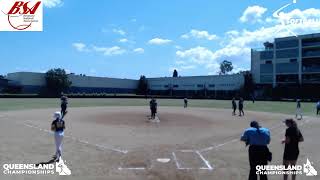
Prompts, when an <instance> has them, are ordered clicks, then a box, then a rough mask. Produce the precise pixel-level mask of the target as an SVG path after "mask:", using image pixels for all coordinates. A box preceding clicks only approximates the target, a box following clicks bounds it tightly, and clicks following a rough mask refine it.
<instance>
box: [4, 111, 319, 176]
mask: <svg viewBox="0 0 320 180" xmlns="http://www.w3.org/2000/svg"><path fill="white" fill-rule="evenodd" d="M54 111H55V109H41V110H27V111H12V112H2V113H0V119H1V121H0V123H1V126H0V142H1V146H0V154H1V156H0V162H1V165H2V164H4V163H39V162H42V161H47V160H49V159H50V157H51V155H53V154H54V141H53V137H52V134H50V131H49V127H50V122H51V120H52V114H53V112H54ZM149 115H150V112H149V109H148V107H91V108H70V109H69V114H68V115H67V117H66V119H65V120H66V126H67V129H66V133H65V139H64V146H63V157H64V160H66V164H67V165H68V167H69V168H70V169H71V170H72V175H71V176H70V177H65V178H66V179H108V180H109V179H110V180H113V179H115V180H117V179H119V180H120V179H130V180H131V179H132V180H147V179H150V180H151V179H152V180H167V179H170V180H171V179H172V180H174V179H177V180H193V179H197V180H207V179H210V180H215V179H219V180H221V179H223V180H229V179H230V180H238V179H239V180H241V179H247V176H248V170H249V163H248V157H247V148H246V147H245V145H244V144H243V143H241V142H240V141H239V138H240V135H241V133H242V131H243V130H244V129H245V128H247V127H248V124H249V122H250V121H251V120H253V119H254V120H258V121H259V122H260V123H261V125H262V126H264V127H268V128H270V129H271V134H272V137H271V138H272V141H271V145H270V149H271V151H272V152H273V156H274V160H273V161H272V164H281V162H282V153H283V145H281V143H280V142H281V140H282V138H283V135H284V130H285V126H284V125H283V123H281V122H282V120H283V119H285V118H288V117H290V116H288V115H282V114H275V113H263V112H259V113H258V112H246V116H245V117H239V116H232V115H231V111H230V110H224V109H209V108H188V109H184V108H182V107H181V108H180V107H161V108H160V109H159V113H158V117H159V119H160V121H161V122H160V123H158V124H157V123H150V122H147V120H148V116H149ZM299 125H300V129H301V131H302V133H303V135H304V136H305V142H303V143H302V144H301V146H300V151H301V153H300V158H299V163H300V164H303V163H305V161H306V159H307V158H309V159H310V160H312V161H313V163H314V166H315V168H316V169H317V170H320V152H319V147H320V141H319V140H318V137H320V136H319V135H320V132H319V127H320V121H319V119H316V118H311V117H306V118H304V119H303V120H302V121H299ZM159 158H166V159H169V160H170V161H169V162H167V163H162V162H159V161H158V160H157V159H159ZM318 172H319V171H318ZM43 178H46V179H61V177H59V176H58V175H47V176H35V175H28V176H19V175H15V176H13V175H11V176H8V175H4V174H3V173H2V172H1V173H0V179H1V180H2V179H43ZM317 178H319V176H318V177H313V178H312V177H306V176H304V175H301V176H299V177H298V178H297V179H308V180H309V179H317ZM269 179H281V176H270V178H269Z"/></svg>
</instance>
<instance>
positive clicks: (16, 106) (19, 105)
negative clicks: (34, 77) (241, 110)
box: [0, 98, 315, 115]
mask: <svg viewBox="0 0 320 180" xmlns="http://www.w3.org/2000/svg"><path fill="white" fill-rule="evenodd" d="M148 104H149V100H146V99H115V98H106V99H95V98H92V99H90V98H89V99H86V98H85V99H80V98H73V99H69V107H93V106H148ZM158 104H159V106H160V108H161V106H183V100H182V99H159V100H158ZM54 107H56V108H59V107H60V100H59V99H58V98H57V99H38V98H30V99H29V98H26V99H23V98H13V99H11V98H8V99H6V98H4V99H1V98H0V111H12V110H24V109H39V108H54ZM189 107H208V108H210V107H212V108H225V109H231V101H230V100H189ZM295 107H296V103H294V102H275V101H256V102H255V103H254V104H253V103H252V102H251V101H245V110H250V111H262V112H275V113H284V114H293V113H294V112H295ZM302 110H303V114H305V115H315V103H302Z"/></svg>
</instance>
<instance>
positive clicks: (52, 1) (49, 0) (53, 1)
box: [42, 0, 63, 8]
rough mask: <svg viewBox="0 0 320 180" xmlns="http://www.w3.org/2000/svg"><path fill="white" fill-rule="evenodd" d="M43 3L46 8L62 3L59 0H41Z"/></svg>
mask: <svg viewBox="0 0 320 180" xmlns="http://www.w3.org/2000/svg"><path fill="white" fill-rule="evenodd" d="M42 2H43V5H44V6H45V7H47V8H53V7H56V6H61V5H62V4H63V3H62V1H61V0H42Z"/></svg>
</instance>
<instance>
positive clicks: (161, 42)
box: [148, 38, 172, 45]
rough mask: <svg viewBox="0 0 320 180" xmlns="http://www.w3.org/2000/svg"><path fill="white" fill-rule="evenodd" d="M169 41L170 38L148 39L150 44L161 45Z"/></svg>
mask: <svg viewBox="0 0 320 180" xmlns="http://www.w3.org/2000/svg"><path fill="white" fill-rule="evenodd" d="M171 42H172V40H170V39H161V38H154V39H151V40H149V42H148V43H149V44H152V45H163V44H169V43H171Z"/></svg>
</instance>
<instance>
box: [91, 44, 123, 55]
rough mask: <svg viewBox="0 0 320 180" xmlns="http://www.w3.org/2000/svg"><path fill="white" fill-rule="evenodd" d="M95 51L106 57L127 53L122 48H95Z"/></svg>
mask: <svg viewBox="0 0 320 180" xmlns="http://www.w3.org/2000/svg"><path fill="white" fill-rule="evenodd" d="M93 50H94V51H96V52H101V53H103V55H105V56H113V55H121V54H124V53H125V52H126V50H125V49H122V48H120V47H119V46H113V47H97V46H93Z"/></svg>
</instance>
